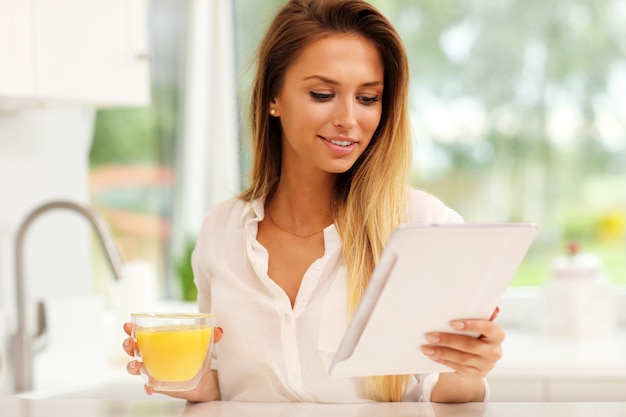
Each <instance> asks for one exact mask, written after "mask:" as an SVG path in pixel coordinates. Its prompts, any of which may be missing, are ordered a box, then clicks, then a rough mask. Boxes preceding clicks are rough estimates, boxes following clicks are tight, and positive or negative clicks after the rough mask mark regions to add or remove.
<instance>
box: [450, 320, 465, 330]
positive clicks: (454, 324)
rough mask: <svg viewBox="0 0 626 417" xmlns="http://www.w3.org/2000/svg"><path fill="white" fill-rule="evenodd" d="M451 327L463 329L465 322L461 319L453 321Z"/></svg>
mask: <svg viewBox="0 0 626 417" xmlns="http://www.w3.org/2000/svg"><path fill="white" fill-rule="evenodd" d="M450 327H452V328H453V329H454V330H463V328H464V327H465V324H464V323H463V322H461V321H453V322H451V323H450Z"/></svg>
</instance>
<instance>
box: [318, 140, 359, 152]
mask: <svg viewBox="0 0 626 417" xmlns="http://www.w3.org/2000/svg"><path fill="white" fill-rule="evenodd" d="M319 138H320V139H322V140H323V141H324V144H325V145H326V147H327V148H328V149H330V150H331V151H332V152H333V153H335V154H339V155H347V154H349V153H350V152H352V151H353V150H354V149H355V148H356V144H357V143H358V142H357V141H356V140H355V139H353V138H349V137H345V136H328V137H325V136H319Z"/></svg>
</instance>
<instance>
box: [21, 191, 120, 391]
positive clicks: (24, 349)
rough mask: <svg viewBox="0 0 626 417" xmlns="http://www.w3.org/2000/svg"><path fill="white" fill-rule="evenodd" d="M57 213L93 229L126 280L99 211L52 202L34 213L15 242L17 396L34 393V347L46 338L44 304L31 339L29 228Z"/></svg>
mask: <svg viewBox="0 0 626 417" xmlns="http://www.w3.org/2000/svg"><path fill="white" fill-rule="evenodd" d="M56 209H68V210H71V211H74V212H76V213H78V214H80V215H82V216H83V217H84V218H86V219H87V220H88V221H89V223H90V224H91V225H92V226H93V228H94V230H95V231H96V234H97V235H98V238H99V240H100V243H101V244H102V246H103V248H104V252H105V253H106V258H107V260H108V262H109V264H110V266H111V269H112V270H113V275H114V277H115V279H116V280H117V281H120V280H121V279H122V273H123V267H124V264H123V262H122V258H121V256H120V254H119V251H118V249H117V246H116V245H115V241H114V240H113V235H112V234H111V231H110V230H109V227H108V225H107V223H106V222H105V221H104V219H103V218H102V217H101V216H100V215H99V214H98V212H96V211H95V210H93V209H91V208H89V207H87V206H83V205H80V204H77V203H74V202H71V201H51V202H49V203H46V204H43V205H41V206H39V207H37V208H36V209H35V210H33V211H32V212H31V213H30V214H29V215H28V216H27V217H26V218H25V219H24V220H23V221H22V224H21V225H20V227H19V229H18V231H17V237H16V239H15V278H16V286H15V288H16V295H17V334H16V338H15V343H14V346H15V352H14V354H15V357H16V361H15V369H14V372H15V390H16V392H23V391H29V390H32V389H33V354H34V349H33V344H34V343H35V342H37V341H38V340H40V339H41V338H42V337H43V336H45V334H46V331H47V330H46V318H45V316H46V315H45V310H44V305H43V303H41V302H40V303H39V304H38V306H37V316H38V317H37V320H38V324H37V331H36V332H35V335H34V336H33V335H31V334H30V332H29V331H28V328H27V325H26V323H27V320H26V302H27V300H26V291H25V282H24V238H25V237H26V232H27V231H28V228H29V226H30V225H31V224H32V223H33V222H34V221H35V219H37V218H38V217H39V216H40V215H42V214H43V213H46V212H48V211H50V210H56Z"/></svg>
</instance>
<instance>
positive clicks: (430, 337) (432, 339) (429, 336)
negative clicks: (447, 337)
mask: <svg viewBox="0 0 626 417" xmlns="http://www.w3.org/2000/svg"><path fill="white" fill-rule="evenodd" d="M426 340H428V343H439V336H437V335H436V334H434V333H428V334H427V335H426Z"/></svg>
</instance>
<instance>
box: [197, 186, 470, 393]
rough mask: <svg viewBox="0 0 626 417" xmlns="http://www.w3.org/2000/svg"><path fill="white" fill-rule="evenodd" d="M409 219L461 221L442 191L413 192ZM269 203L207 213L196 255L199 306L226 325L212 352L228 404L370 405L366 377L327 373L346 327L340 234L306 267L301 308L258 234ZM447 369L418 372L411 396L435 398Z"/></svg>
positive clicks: (329, 236) (226, 205)
mask: <svg viewBox="0 0 626 417" xmlns="http://www.w3.org/2000/svg"><path fill="white" fill-rule="evenodd" d="M409 200H410V210H409V221H410V222H413V223H419V224H441V223H460V222H462V221H463V220H462V218H461V217H460V216H459V215H458V214H457V213H456V212H455V211H453V210H452V209H450V208H448V207H446V206H445V205H444V204H443V203H442V202H441V201H440V200H438V199H437V198H435V197H434V196H432V195H430V194H428V193H425V192H422V191H417V190H411V191H410V194H409ZM263 203H264V202H263V201H261V200H256V201H254V202H252V203H247V202H244V201H242V200H240V199H237V198H232V199H229V200H226V201H224V202H222V203H220V204H218V205H217V206H216V207H215V208H213V209H212V210H211V211H210V212H209V213H208V214H207V215H206V217H205V219H204V222H203V224H202V228H201V230H200V233H199V236H198V239H197V242H196V248H195V250H194V253H193V257H192V265H193V269H194V276H195V283H196V286H197V287H198V304H199V309H200V311H202V312H211V313H214V314H216V315H217V322H218V326H220V327H222V328H223V330H224V336H223V338H222V340H221V341H220V342H219V343H218V344H217V345H216V346H215V348H214V351H213V360H212V368H213V369H216V370H217V371H218V376H219V386H220V392H221V395H222V399H223V400H233V401H306V402H328V403H346V402H349V403H355V402H367V401H370V400H369V399H368V397H367V396H366V393H365V378H338V377H332V376H330V375H329V373H328V368H329V366H330V363H331V360H332V358H333V356H334V354H335V351H336V350H337V347H338V346H339V343H340V341H341V338H342V336H343V333H344V331H345V330H346V328H347V324H348V323H347V321H346V317H347V314H346V313H347V310H346V309H347V288H346V271H345V268H346V267H345V262H344V259H343V254H342V248H341V241H340V239H339V234H338V233H337V230H336V229H335V227H334V226H333V225H330V226H328V227H327V228H326V229H324V246H325V251H324V255H323V256H322V257H321V258H319V259H317V260H316V261H315V262H313V264H312V265H311V266H310V267H309V269H308V270H307V271H306V273H305V275H304V277H303V279H302V283H301V285H300V289H299V291H298V294H297V297H296V300H295V303H294V306H293V308H292V307H291V303H290V301H289V297H288V296H287V294H286V293H285V292H284V291H283V290H282V289H281V288H280V287H279V286H278V285H277V284H276V283H275V282H274V281H272V279H271V278H270V277H269V276H268V275H267V270H268V253H267V250H266V249H265V248H264V247H263V246H262V245H261V244H260V243H259V242H258V241H257V240H256V235H257V230H258V223H259V222H260V221H261V220H263V217H264V209H263V206H264V204H263ZM437 379H438V374H425V375H415V376H413V377H412V380H411V385H410V387H409V391H408V393H407V396H406V398H405V400H407V401H430V393H431V391H432V388H433V386H434V384H435V383H436V382H437Z"/></svg>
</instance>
